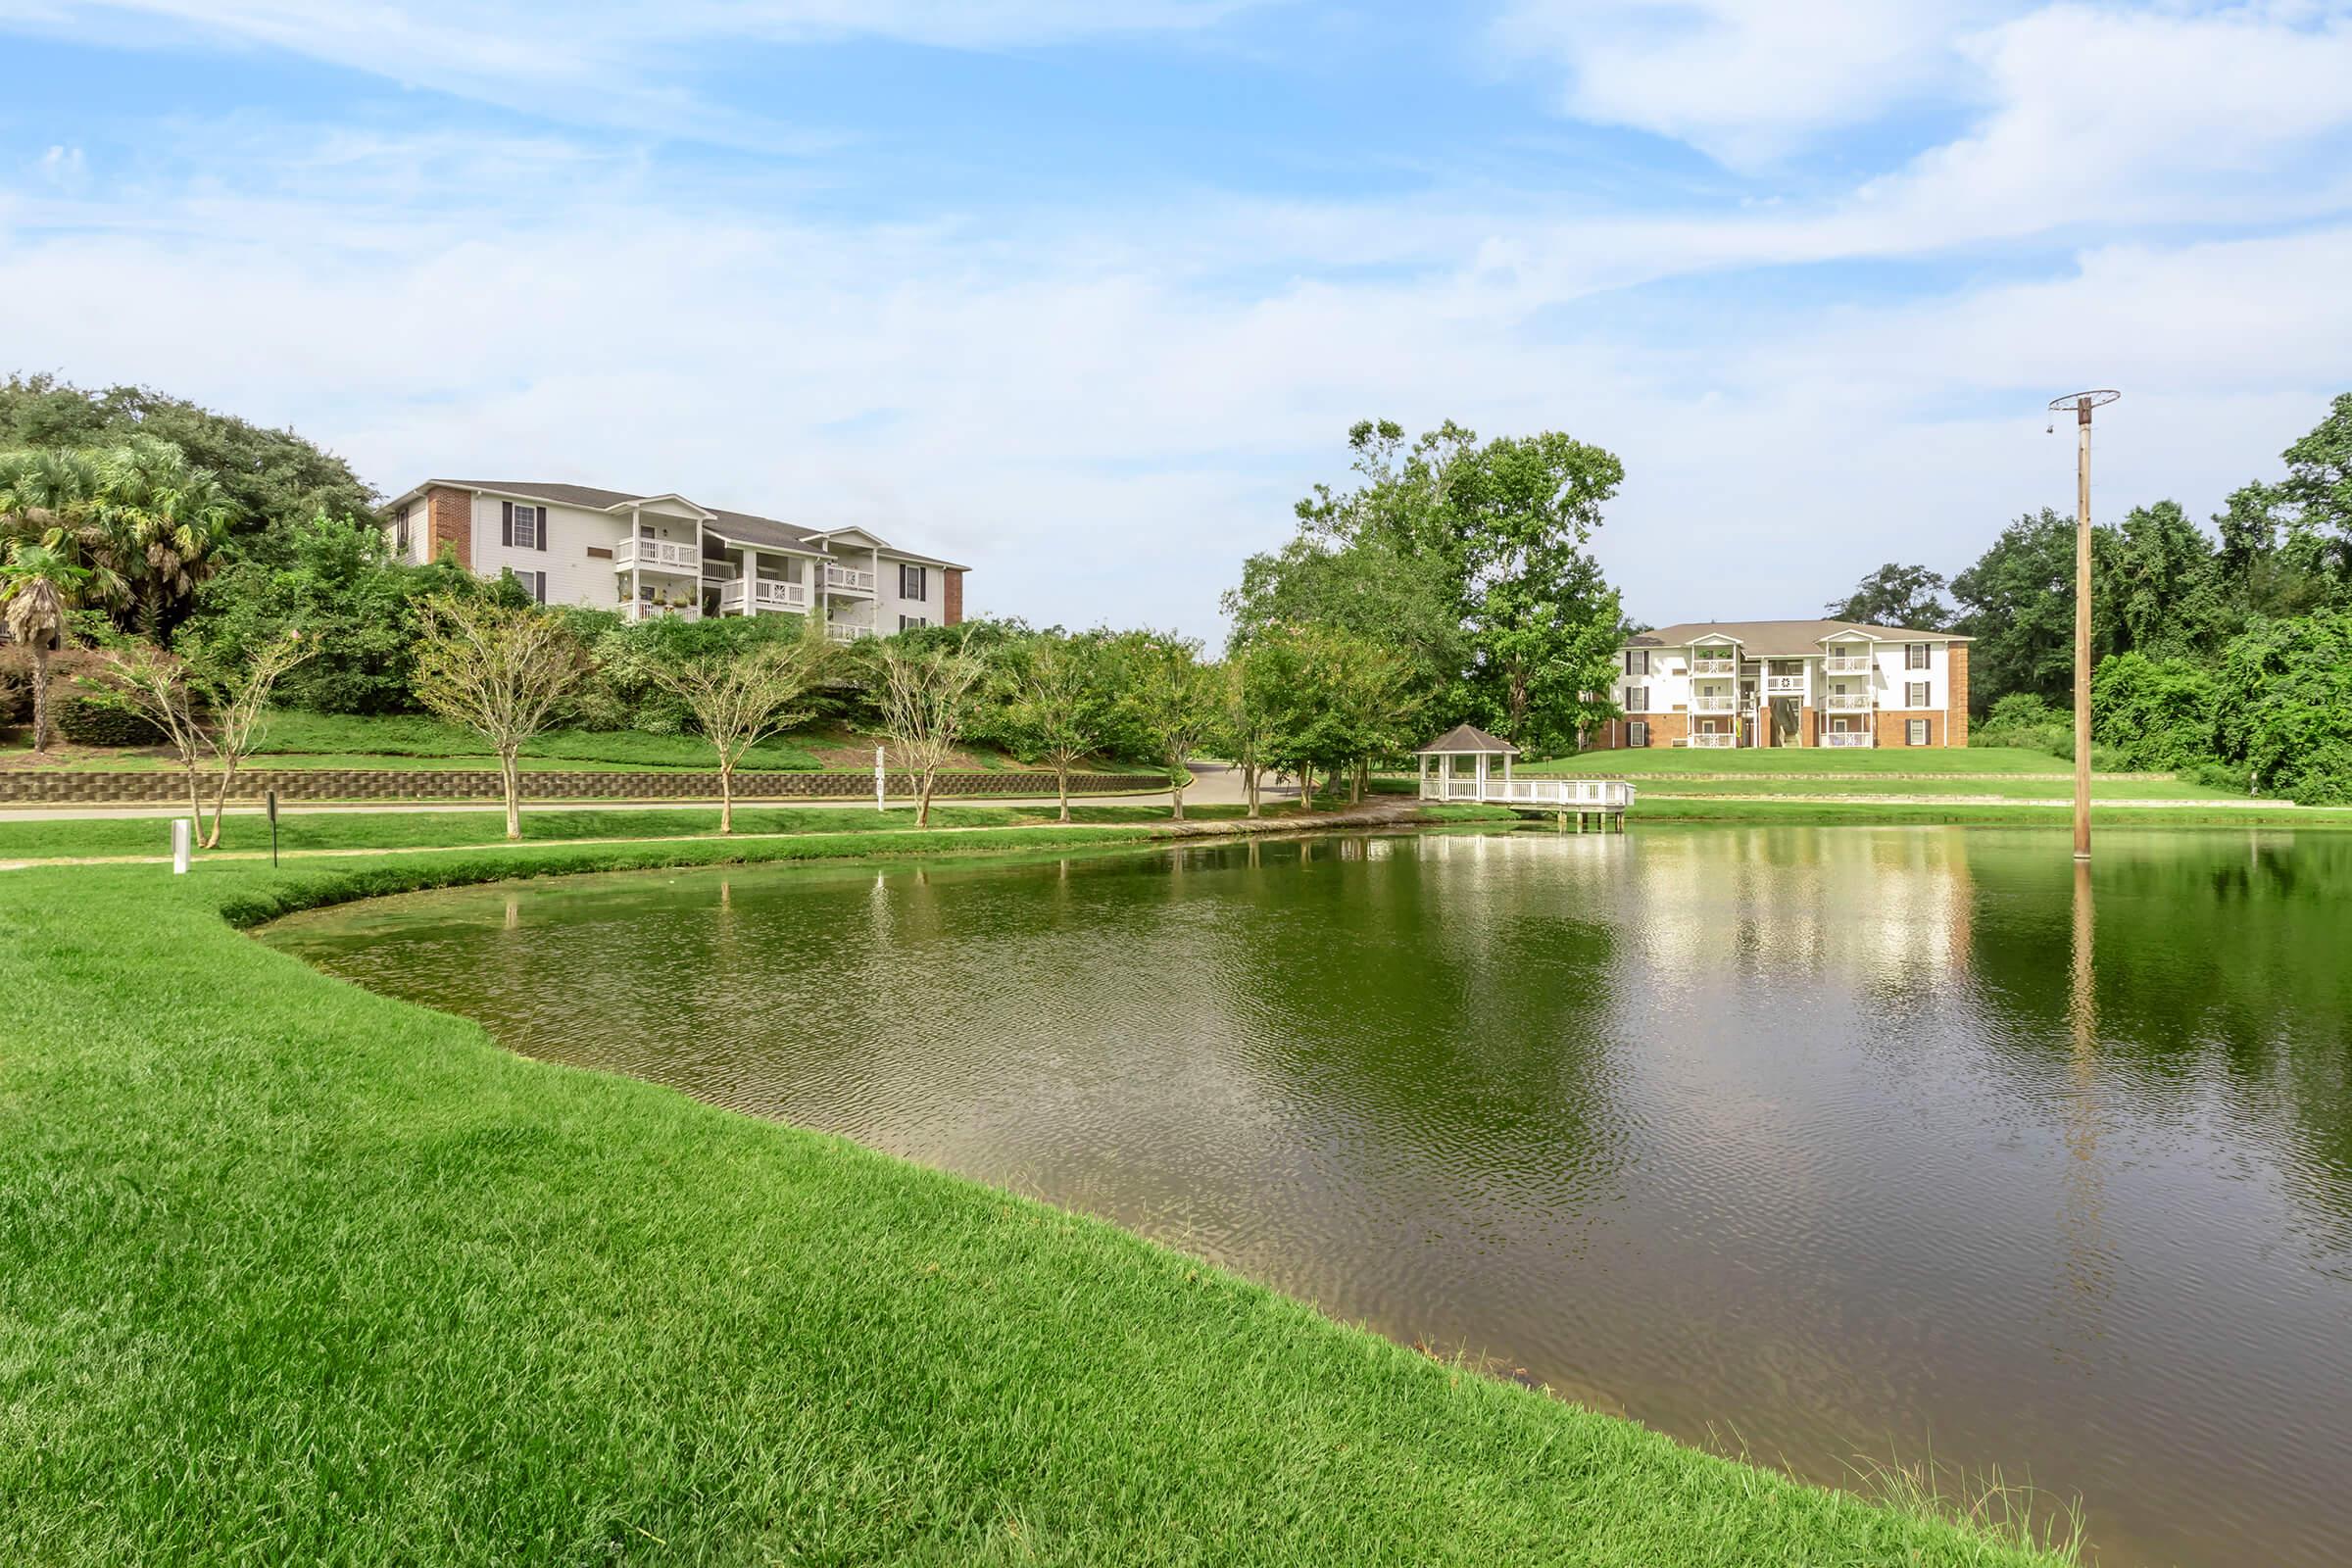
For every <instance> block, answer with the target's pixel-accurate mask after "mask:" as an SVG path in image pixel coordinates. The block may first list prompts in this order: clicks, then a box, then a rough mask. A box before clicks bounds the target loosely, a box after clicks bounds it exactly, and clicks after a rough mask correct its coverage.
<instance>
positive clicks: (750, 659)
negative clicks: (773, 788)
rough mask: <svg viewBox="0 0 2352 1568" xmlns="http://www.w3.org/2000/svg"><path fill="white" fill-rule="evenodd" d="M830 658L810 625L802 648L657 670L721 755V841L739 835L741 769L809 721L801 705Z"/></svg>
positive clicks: (757, 650) (782, 647) (781, 647)
mask: <svg viewBox="0 0 2352 1568" xmlns="http://www.w3.org/2000/svg"><path fill="white" fill-rule="evenodd" d="M830 651H831V650H830V648H829V646H828V645H827V644H826V642H825V638H824V631H823V628H821V627H819V626H817V625H815V624H814V622H809V623H808V626H807V630H806V631H804V632H803V634H802V636H801V638H800V640H799V641H798V642H796V643H791V644H777V643H768V644H765V645H762V646H754V647H751V648H747V649H743V650H741V651H739V652H735V653H727V654H707V655H704V656H703V657H701V658H699V659H692V660H687V661H684V662H679V663H674V664H665V665H662V666H660V667H659V669H658V670H657V672H656V676H655V678H656V679H658V680H659V681H661V682H662V685H663V686H665V687H666V688H668V690H669V691H671V692H672V693H674V694H675V695H676V697H677V699H678V700H679V701H680V702H682V703H684V704H685V705H686V708H687V711H689V712H691V713H692V714H693V715H694V721H695V724H696V726H697V727H698V728H700V729H701V730H702V732H703V739H705V740H707V741H709V742H710V743H711V750H712V751H713V752H715V753H717V754H718V830H719V832H721V833H722V834H723V833H732V832H734V831H735V768H736V764H738V763H739V762H741V761H742V760H743V755H744V753H746V752H748V751H750V750H751V749H752V748H753V747H755V746H757V745H759V744H760V742H761V741H763V740H765V739H767V737H769V736H770V735H774V734H776V733H778V732H779V731H782V730H787V729H790V728H792V726H794V725H795V724H799V723H802V722H804V721H806V720H807V719H808V717H809V714H808V713H807V712H806V711H802V710H801V709H800V708H799V707H798V705H799V703H800V702H801V700H802V698H804V697H806V696H807V695H808V693H809V687H811V686H813V685H814V684H815V683H816V680H817V676H818V675H819V674H820V673H821V672H822V671H823V669H824V666H825V664H826V662H827V659H828V655H829V654H830Z"/></svg>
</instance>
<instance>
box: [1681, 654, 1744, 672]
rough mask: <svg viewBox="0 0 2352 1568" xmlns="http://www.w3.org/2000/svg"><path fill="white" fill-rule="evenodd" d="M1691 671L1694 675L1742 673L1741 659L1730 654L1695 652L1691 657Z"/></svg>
mask: <svg viewBox="0 0 2352 1568" xmlns="http://www.w3.org/2000/svg"><path fill="white" fill-rule="evenodd" d="M1739 673H1740V661H1739V660H1737V659H1734V658H1732V657H1730V656H1729V655H1709V654H1694V655H1692V656H1691V674H1693V675H1737V674H1739Z"/></svg>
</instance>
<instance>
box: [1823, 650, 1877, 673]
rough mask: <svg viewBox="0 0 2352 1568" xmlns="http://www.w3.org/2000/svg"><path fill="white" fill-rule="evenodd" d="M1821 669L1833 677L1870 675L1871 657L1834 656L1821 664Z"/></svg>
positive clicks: (1855, 655) (1857, 655)
mask: <svg viewBox="0 0 2352 1568" xmlns="http://www.w3.org/2000/svg"><path fill="white" fill-rule="evenodd" d="M1821 667H1822V668H1823V669H1825V670H1828V671H1829V672H1830V673H1831V674H1833V675H1867V674H1869V673H1870V656H1869V655H1868V654H1832V655H1831V656H1830V657H1829V658H1827V659H1825V660H1823V661H1822V662H1821Z"/></svg>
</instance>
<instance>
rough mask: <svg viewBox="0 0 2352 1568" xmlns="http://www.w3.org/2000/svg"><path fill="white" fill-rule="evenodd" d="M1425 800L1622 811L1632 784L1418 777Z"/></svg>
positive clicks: (1620, 781) (1629, 800)
mask: <svg viewBox="0 0 2352 1568" xmlns="http://www.w3.org/2000/svg"><path fill="white" fill-rule="evenodd" d="M1421 799H1423V800H1425V801H1476V802H1478V803H1480V804H1481V805H1491V806H1541V807H1544V808H1547V809H1557V810H1563V811H1576V810H1585V811H1622V810H1624V809H1626V808H1627V807H1629V806H1631V805H1632V804H1633V802H1634V787H1633V786H1632V785H1631V784H1628V783H1627V782H1626V781H1625V780H1623V779H1621V778H1489V779H1487V780H1486V781H1485V782H1484V783H1483V784H1482V783H1481V782H1480V781H1479V780H1477V779H1475V778H1456V779H1450V780H1448V779H1441V778H1427V779H1423V780H1422V781H1421Z"/></svg>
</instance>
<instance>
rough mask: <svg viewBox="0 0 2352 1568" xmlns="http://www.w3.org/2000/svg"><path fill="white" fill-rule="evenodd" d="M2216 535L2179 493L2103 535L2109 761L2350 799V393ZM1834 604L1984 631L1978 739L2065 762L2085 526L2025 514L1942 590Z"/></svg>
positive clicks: (1932, 586)
mask: <svg viewBox="0 0 2352 1568" xmlns="http://www.w3.org/2000/svg"><path fill="white" fill-rule="evenodd" d="M2281 458H2282V461H2283V465H2284V472H2283V473H2282V474H2281V475H2279V476H2278V477H2276V478H2273V479H2268V480H2258V481H2255V482H2253V483H2250V484H2247V485H2245V486H2243V487H2241V488H2240V489H2238V490H2237V491H2235V492H2234V493H2232V494H2231V495H2230V496H2229V499H2228V501H2227V503H2226V504H2225V505H2224V507H2223V509H2222V511H2221V512H2219V513H2218V514H2216V515H2214V517H2213V518H2212V519H2211V522H2210V525H2209V526H2204V527H2200V526H2199V525H2198V524H2197V523H2196V522H2194V521H2193V520H2192V519H2190V518H2189V516H2188V515H2187V514H2186V513H2185V512H2184V511H2183V509H2182V508H2181V507H2180V505H2179V504H2178V503H2176V502H2172V501H2160V502H2157V503H2155V504H2153V505H2150V506H2143V507H2134V508H2133V509H2131V511H2130V512H2129V513H2127V514H2126V515H2124V517H2123V518H2122V520H2121V521H2119V522H2113V523H2100V524H2096V525H2094V527H2093V528H2092V530H2091V648H2092V659H2093V660H2094V674H2093V678H2092V689H2091V702H2092V738H2093V741H2094V743H2095V744H2096V745H2098V746H2099V747H2100V748H2101V754H2102V755H2101V758H2100V760H2101V762H2102V764H2104V765H2112V766H2116V767H2129V768H2160V769H2172V770H2178V771H2182V772H2187V773H2191V774H2194V775H2196V776H2199V777H2202V778H2205V779H2207V780H2209V781H2211V782H2216V783H2228V784H2230V785H2233V786H2235V787H2239V788H2252V789H2256V790H2260V791H2262V792H2264V793H2266V794H2277V795H2282V796H2286V797H2288V798H2291V799H2293V800H2297V801H2302V802H2305V803H2322V802H2327V803H2336V802H2344V801H2352V393H2346V394H2344V395H2342V396H2340V397H2338V398H2336V399H2335V400H2334V402H2333V404H2332V406H2331V407H2330V409H2329V411H2328V413H2327V417H2326V418H2324V419H2323V420H2322V421H2321V422H2320V423H2319V424H2318V425H2317V426H2316V427H2315V428H2313V429H2312V430H2311V431H2310V432H2309V433H2308V434H2306V435H2304V436H2303V437H2301V438H2300V439H2299V440H2297V441H2295V442H2294V443H2293V444H2291V445H2290V446H2288V447H2287V448H2286V450H2285V451H2284V452H2283V453H2282V454H2281ZM1828 609H1829V612H1830V613H1831V614H1833V615H1837V616H1839V617H1842V618H1849V619H1855V620H1865V621H1873V622H1879V623H1884V624H1888V625H1908V626H1920V627H1929V628H1939V629H1940V628H1948V629H1950V630H1953V631H1957V632H1960V633H1962V634H1964V635H1966V636H1969V637H1971V638H1974V639H1975V642H1974V644H1973V646H1972V647H1971V650H1970V661H1969V681H1970V703H1971V706H1972V707H1973V708H1974V709H1975V710H1976V711H1977V712H1978V714H1979V715H1981V721H1980V722H1979V724H1978V726H1977V728H1976V730H1975V733H1974V737H1973V738H1974V740H1975V741H1976V743H1977V744H1980V745H2018V744H2027V745H2046V746H2049V747H2050V748H2052V749H2053V750H2056V751H2058V752H2060V753H2062V754H2068V755H2071V748H2072V744H2073V739H2072V737H2073V732H2072V727H2071V724H2072V720H2071V718H2070V717H2069V716H2068V715H2069V714H2070V713H2071V711H2072V705H2073V700H2074V699H2073V691H2074V635H2075V633H2074V626H2075V519H2074V518H2073V517H2072V516H2069V515H2061V514H2059V513H2057V512H2054V511H2050V510H2047V509H2045V510H2043V511H2041V512H2039V513H2037V514H2034V515H2028V516H2024V517H2020V518H2019V519H2018V520H2017V521H2015V522H2013V523H2011V524H2010V525H2009V526H2008V527H2007V528H2005V529H2003V530H2002V532H2001V535H2000V537H1999V538H1998V539H1996V540H1994V541H1993V543H1992V546H1991V547H1990V548H1989V549H1987V550H1986V551H1985V554H1984V555H1983V556H1981V557H1979V558H1978V559H1977V561H1976V562H1975V563H1974V564H1971V565H1970V566H1969V567H1968V568H1967V569H1965V570H1963V571H1960V572H1958V573H1955V574H1954V575H1953V576H1951V577H1950V578H1949V579H1948V581H1947V579H1946V578H1944V577H1943V576H1942V575H1941V574H1939V573H1937V572H1936V571H1933V570H1931V569H1929V568H1928V567H1926V566H1920V565H1904V564H1887V565H1886V566H1882V567H1881V568H1880V569H1879V570H1878V571H1876V572H1873V573H1872V574H1871V575H1870V576H1868V577H1866V578H1864V579H1863V580H1862V582H1861V583H1859V584H1858V585H1857V586H1856V588H1855V591H1854V592H1853V594H1851V595H1850V596H1848V597H1847V598H1845V599H1843V600H1840V601H1838V602H1836V603H1833V604H1831V605H1830V606H1829V607H1828Z"/></svg>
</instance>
